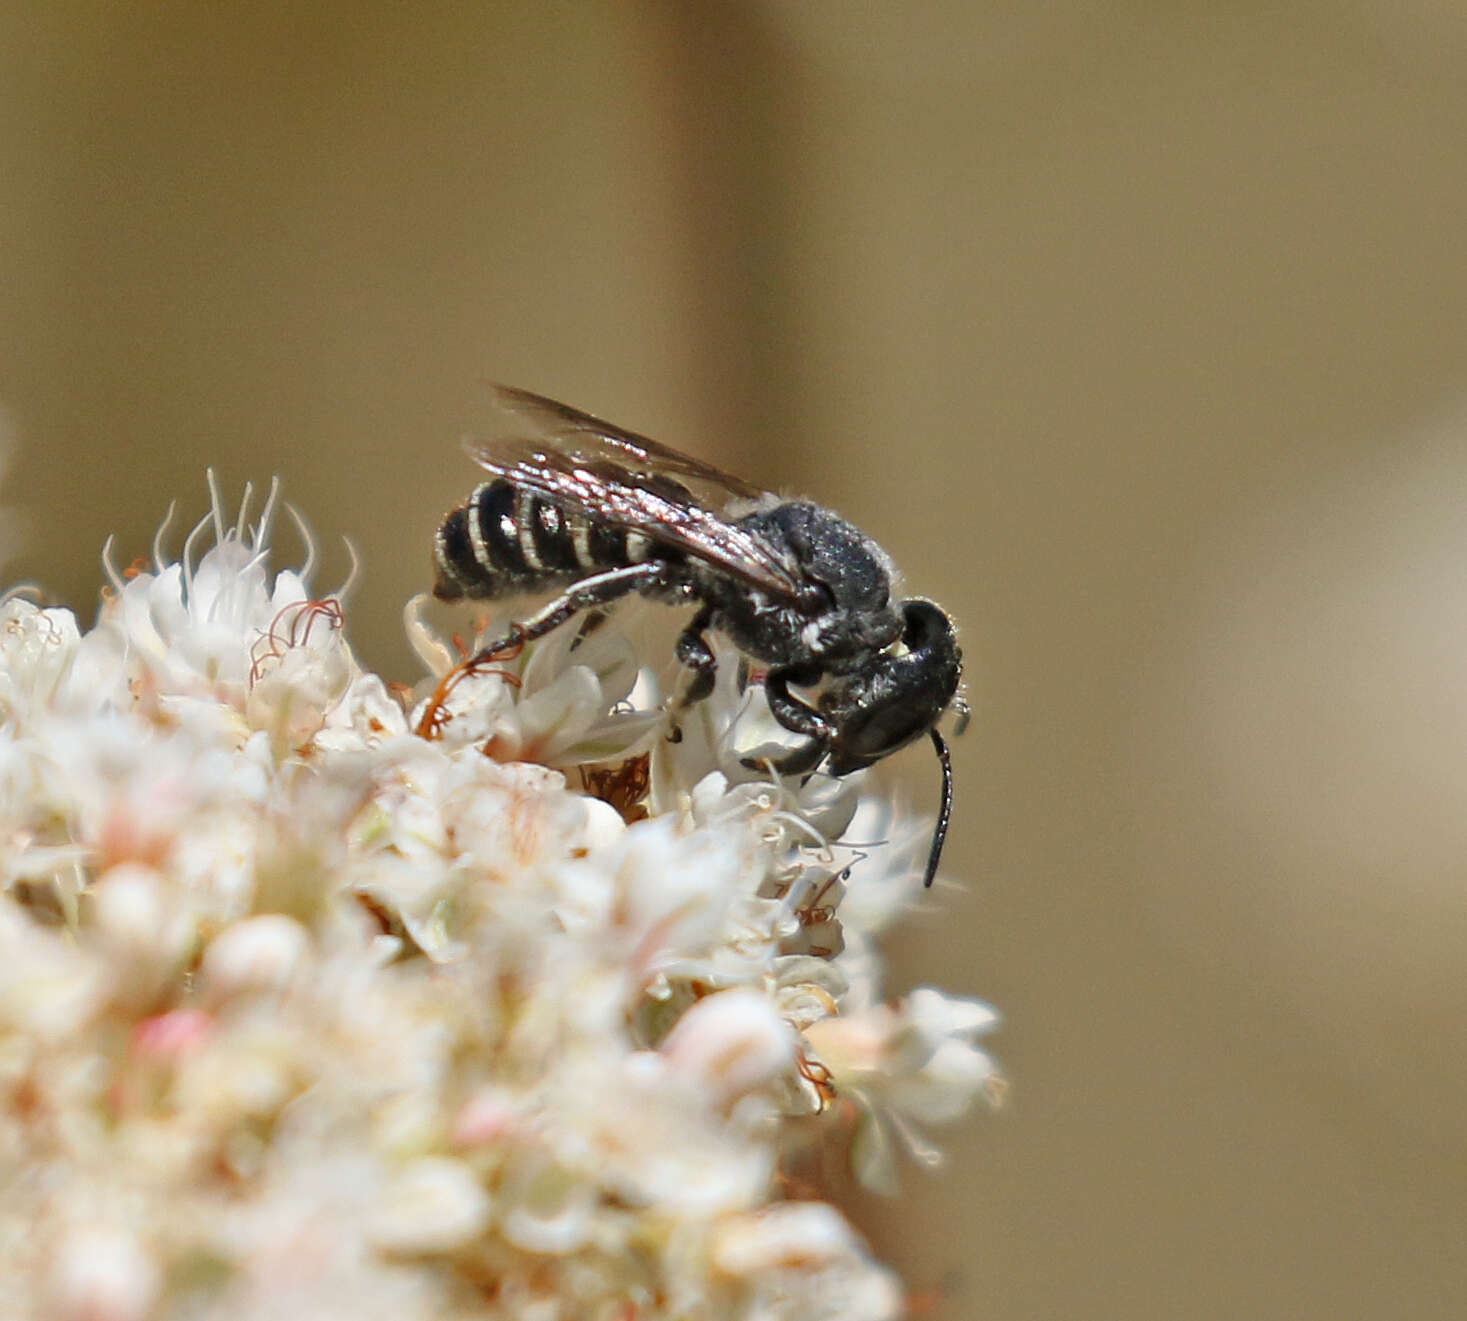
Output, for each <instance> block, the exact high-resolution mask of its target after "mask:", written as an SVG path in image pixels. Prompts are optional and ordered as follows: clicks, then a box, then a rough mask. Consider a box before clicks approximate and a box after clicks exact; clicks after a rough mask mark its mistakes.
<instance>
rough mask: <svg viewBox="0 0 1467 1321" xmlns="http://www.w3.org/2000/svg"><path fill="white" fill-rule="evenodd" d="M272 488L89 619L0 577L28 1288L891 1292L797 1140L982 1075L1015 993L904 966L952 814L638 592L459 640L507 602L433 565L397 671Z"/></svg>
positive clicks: (873, 1305) (60, 1303)
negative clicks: (449, 579)
mask: <svg viewBox="0 0 1467 1321" xmlns="http://www.w3.org/2000/svg"><path fill="white" fill-rule="evenodd" d="M276 507H277V502H276V499H275V494H274V492H273V490H272V492H271V496H270V498H269V500H268V501H267V502H266V506H265V508H264V510H263V511H262V512H261V514H260V515H259V517H258V518H257V519H256V520H255V521H254V522H251V521H250V520H249V517H248V514H247V512H246V511H244V510H242V511H241V512H240V514H239V515H238V516H237V517H235V518H227V517H226V516H225V515H224V512H223V508H222V504H221V502H220V500H219V498H218V496H217V493H216V495H215V500H214V508H213V510H212V511H211V513H210V515H209V516H208V517H207V518H206V519H205V520H204V521H203V522H202V523H201V524H200V525H199V526H198V527H197V528H196V529H195V530H194V532H193V533H191V534H190V535H189V536H188V537H187V538H186V539H185V541H184V544H183V546H182V549H181V551H180V552H179V553H178V555H177V558H174V557H173V554H172V552H171V551H170V549H169V547H168V544H167V543H168V537H167V535H166V533H160V536H159V538H158V541H157V544H156V545H155V547H154V551H153V556H152V561H151V564H141V565H139V566H138V567H134V568H132V569H129V570H128V571H127V572H126V573H117V572H116V571H109V573H110V577H111V582H110V585H109V586H108V588H107V589H105V590H104V593H103V601H102V606H101V610H100V613H99V615H98V618H97V621H96V623H95V624H94V625H93V626H92V627H91V628H90V629H83V628H82V627H81V626H80V625H79V624H78V622H77V620H76V619H75V617H74V616H73V615H72V614H71V613H70V612H69V611H66V610H61V609H55V608H48V607H46V606H44V605H42V604H39V603H38V602H37V601H36V600H33V599H31V598H30V597H28V596H27V595H25V594H24V593H20V592H11V593H9V594H7V595H6V596H4V597H3V599H0V1189H3V1196H0V1276H3V1278H4V1279H5V1281H6V1304H5V1314H6V1316H7V1317H11V1316H13V1317H15V1318H17V1321H40V1318H48V1319H49V1318H60V1319H61V1321H159V1319H168V1321H215V1319H216V1318H217V1319H219V1321H223V1319H224V1318H230V1319H231V1321H234V1319H236V1318H245V1319H246V1321H252V1319H253V1318H261V1321H263V1319H264V1318H270V1321H279V1319H280V1318H294V1317H301V1318H305V1317H310V1318H322V1317H325V1318H333V1317H342V1318H346V1317H351V1318H365V1319H366V1321H374V1319H375V1318H382V1319H383V1321H386V1319H387V1318H392V1321H412V1318H423V1319H424V1321H427V1319H428V1318H432V1319H433V1321H452V1319H454V1318H465V1319H467V1318H524V1319H525V1321H530V1319H531V1318H534V1319H536V1321H540V1319H544V1318H567V1319H568V1318H592V1319H593V1321H630V1319H632V1318H635V1319H636V1321H649V1319H654V1318H668V1319H671V1318H697V1319H699V1321H701V1319H703V1318H708V1319H721V1318H728V1319H729V1321H777V1319H779V1318H792V1319H793V1318H798V1319H799V1321H812V1319H815V1321H818V1319H819V1318H826V1317H828V1318H831V1319H832V1321H835V1318H840V1319H841V1321H849V1319H855V1321H863V1319H869V1321H881V1319H882V1318H888V1317H895V1316H897V1315H899V1314H900V1313H901V1310H902V1299H903V1291H902V1289H901V1287H900V1286H899V1284H898V1282H897V1281H896V1279H895V1277H894V1276H893V1274H892V1273H891V1272H890V1271H889V1270H888V1269H887V1268H885V1267H883V1266H882V1265H880V1264H879V1263H877V1262H876V1261H875V1260H874V1259H873V1258H872V1256H871V1255H870V1252H869V1250H868V1249H867V1247H866V1246H865V1244H864V1243H863V1242H862V1241H861V1239H860V1237H859V1236H858V1235H857V1234H856V1233H855V1231H854V1230H853V1229H852V1228H851V1226H850V1224H849V1223H848V1222H847V1220H846V1219H845V1218H844V1216H843V1215H842V1213H841V1211H840V1210H839V1209H838V1206H837V1205H836V1204H835V1201H834V1199H835V1198H836V1192H835V1189H834V1188H833V1187H828V1186H825V1185H823V1184H821V1183H820V1182H819V1179H818V1177H816V1175H814V1174H812V1171H814V1170H819V1169H821V1168H824V1169H829V1168H831V1167H832V1165H833V1163H834V1162H835V1161H837V1160H839V1159H847V1160H849V1161H850V1162H851V1163H852V1168H853V1169H854V1170H855V1172H856V1173H857V1174H858V1175H859V1176H861V1177H863V1178H865V1179H867V1180H868V1181H869V1182H872V1183H876V1184H881V1185H886V1184H889V1183H890V1182H891V1179H892V1170H893V1168H894V1165H895V1159H896V1153H897V1152H899V1151H900V1149H902V1148H903V1147H905V1148H906V1149H907V1150H908V1151H910V1152H913V1153H915V1154H917V1155H918V1156H919V1157H922V1158H924V1159H926V1158H927V1157H929V1156H930V1154H931V1152H930V1149H929V1148H928V1146H927V1144H926V1141H925V1139H924V1138H922V1136H921V1134H920V1132H919V1129H918V1125H923V1126H926V1125H931V1124H937V1123H943V1122H947V1121H949V1120H952V1119H954V1118H956V1117H957V1116H958V1115H959V1114H960V1113H961V1112H963V1111H964V1110H965V1109H967V1108H968V1106H969V1105H970V1104H971V1103H972V1102H973V1101H974V1100H975V1099H977V1098H981V1097H985V1096H987V1097H992V1096H994V1095H995V1094H996V1090H997V1088H998V1077H997V1073H996V1070H995V1068H994V1065H993V1062H992V1060H991V1059H990V1058H989V1056H988V1055H987V1054H986V1053H985V1052H984V1051H983V1050H982V1049H981V1048H980V1046H979V1045H978V1044H977V1041H978V1038H979V1037H981V1036H982V1035H983V1034H984V1033H985V1032H986V1031H987V1030H988V1029H989V1028H990V1027H991V1026H992V1025H993V1022H994V1016H993V1014H992V1011H991V1010H989V1009H987V1007H986V1006H982V1005H980V1004H978V1003H977V1002H975V1001H971V1000H967V999H963V998H959V997H951V996H947V995H944V994H943V993H941V992H939V991H936V990H934V989H931V988H919V989H918V990H915V991H913V992H911V993H910V994H908V995H907V996H905V997H903V998H898V999H895V1000H891V999H889V998H888V996H887V993H886V991H885V989H884V987H883V986H882V967H881V960H880V954H879V946H878V943H877V941H878V936H879V933H880V931H881V929H882V928H884V927H885V926H886V925H887V924H888V923H889V922H890V921H892V920H894V919H895V917H896V916H897V915H898V914H899V913H900V911H901V910H902V909H903V908H904V907H905V906H906V904H907V903H908V902H909V901H910V897H911V896H912V895H913V894H914V893H917V892H918V891H919V889H920V875H921V852H922V848H923V847H924V843H925V827H924V826H923V825H922V824H921V823H919V822H912V821H907V820H905V819H904V818H902V817H900V816H899V815H898V814H895V813H894V812H893V811H892V810H891V808H890V806H889V804H887V802H886V800H885V798H884V797H883V796H882V795H881V794H880V793H879V791H877V790H875V789H874V788H873V787H872V786H871V785H870V784H868V783H866V782H865V781H864V779H863V777H862V776H860V775H852V776H848V777H845V778H843V779H839V780H836V779H833V778H831V777H829V776H825V775H821V774H815V775H809V776H805V777H802V778H788V777H786V778H782V777H780V776H779V775H778V774H776V773H775V772H774V771H773V770H772V769H771V763H772V762H773V761H775V760H776V759H777V758H778V755H779V753H780V752H781V750H785V749H787V748H788V746H789V740H790V737H791V736H790V735H789V734H788V733H787V732H786V731H784V730H782V729H781V728H780V727H779V726H778V725H777V724H776V723H775V722H774V721H773V720H772V718H771V717H770V715H769V711H768V706H767V704H766V703H765V702H764V699H763V690H762V687H761V686H760V684H759V682H758V678H757V676H753V675H750V674H749V673H748V672H747V669H746V668H745V667H743V666H742V665H741V664H740V661H739V658H738V657H737V655H735V654H733V653H731V652H728V651H726V650H725V651H722V652H720V654H719V661H720V664H719V668H718V681H717V684H716V688H715V691H714V693H713V695H712V696H711V697H709V698H708V699H707V700H705V701H704V702H701V703H698V704H696V705H695V706H693V707H691V708H688V709H684V708H683V706H682V705H681V703H680V702H679V700H678V695H679V678H678V676H677V674H676V672H675V668H674V667H669V666H668V665H667V664H666V660H665V655H664V654H663V649H660V648H658V647H656V646H654V645H651V644H649V643H648V642H647V641H646V639H645V638H644V637H642V635H641V633H640V631H639V629H638V628H637V627H635V626H634V625H635V624H636V616H635V612H631V613H628V612H619V613H618V614H617V615H615V616H612V617H611V618H609V619H607V620H604V621H599V620H598V621H588V622H586V623H585V624H584V625H583V626H580V627H578V626H577V625H576V624H574V623H572V624H570V625H568V626H566V627H565V628H563V629H561V630H559V631H558V632H556V633H554V634H551V635H550V636H549V637H546V638H544V639H542V640H541V641H540V642H539V643H537V644H535V645H533V646H530V647H527V648H525V649H524V650H523V651H522V652H521V653H519V654H518V655H511V656H507V657H504V658H502V659H501V660H499V661H497V662H496V663H494V664H493V665H489V666H473V665H466V664H465V663H464V656H465V654H466V653H469V652H471V650H472V648H473V647H474V646H476V645H477V643H478V640H479V639H481V638H482V637H483V636H487V635H490V634H493V635H498V634H499V633H501V632H502V631H503V630H504V629H505V628H506V627H507V626H508V624H509V622H510V616H508V615H505V614H501V615H500V616H498V617H497V618H492V619H486V620H475V621H474V624H473V629H472V632H473V634H474V637H473V639H472V640H471V641H470V642H469V643H467V644H464V645H463V646H462V647H460V646H458V645H456V644H455V643H454V642H453V641H451V640H450V635H448V634H446V633H445V634H440V633H439V632H437V631H435V629H434V628H433V627H432V626H431V625H430V624H429V623H428V622H427V617H426V611H425V609H424V606H423V603H422V602H421V601H415V602H412V603H410V604H409V607H408V610H407V612H406V614H407V626H408V633H409V637H410V639H411V641H412V642H413V645H414V647H415V648H416V650H417V652H418V654H419V656H420V657H421V658H422V660H423V662H424V665H425V668H426V671H427V673H426V675H425V676H424V677H423V678H421V680H420V681H418V682H417V683H416V684H412V685H409V684H401V683H388V682H386V681H384V680H383V679H382V678H381V677H379V676H377V675H375V674H372V673H370V672H369V671H367V670H365V669H364V668H363V667H362V666H361V665H360V664H359V662H358V661H357V659H356V658H355V656H354V655H353V653H352V650H351V647H350V644H349V642H348V635H347V627H346V626H347V623H348V615H347V611H346V606H345V596H346V593H345V591H344V590H340V591H325V590H322V589H320V588H319V587H317V586H316V584H315V583H314V582H313V577H314V575H313V572H312V565H311V562H310V556H308V557H307V563H306V564H304V565H302V566H300V567H299V568H296V569H275V568H273V567H272V565H271V562H270V533H271V525H272V520H273V516H274V513H275V511H276ZM852 1117H855V1119H856V1121H857V1122H856V1123H855V1124H854V1125H853V1124H852V1122H851V1119H852ZM893 1139H896V1140H893ZM812 1153H813V1154H814V1155H815V1156H816V1157H818V1159H815V1160H812V1159H811V1156H812Z"/></svg>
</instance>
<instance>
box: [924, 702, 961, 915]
mask: <svg viewBox="0 0 1467 1321" xmlns="http://www.w3.org/2000/svg"><path fill="white" fill-rule="evenodd" d="M927 732H928V733H929V734H931V735H932V746H933V747H934V748H936V749H937V760H938V761H940V762H941V763H942V808H941V809H940V810H939V811H938V813H937V826H936V828H935V829H934V830H933V832H932V851H931V852H930V853H929V854H928V855H927V872H926V874H925V875H924V876H923V878H922V884H923V886H924V887H928V888H930V887H931V885H932V882H933V880H934V879H936V877H937V864H938V862H939V861H940V860H941V858H942V846H943V843H944V842H945V841H946V839H947V824H948V822H949V821H951V820H952V816H953V759H952V757H951V756H950V755H949V754H948V750H947V744H946V743H944V742H943V741H942V735H941V734H939V733H938V732H937V730H936V729H929V730H928V731H927Z"/></svg>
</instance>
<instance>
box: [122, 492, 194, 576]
mask: <svg viewBox="0 0 1467 1321" xmlns="http://www.w3.org/2000/svg"><path fill="white" fill-rule="evenodd" d="M177 508H178V501H177V500H170V501H169V502H168V512H167V513H166V514H164V515H163V521H162V523H160V524H159V525H158V530H157V531H156V532H155V533H153V572H154V573H162V572H163V570H164V569H166V568H167V567H168V556H167V553H166V552H165V551H164V549H163V539H164V538H165V537H166V536H167V535H168V529H169V527H170V526H171V525H172V523H173V511H174V510H175V509H177ZM109 540H110V538H109Z"/></svg>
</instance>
